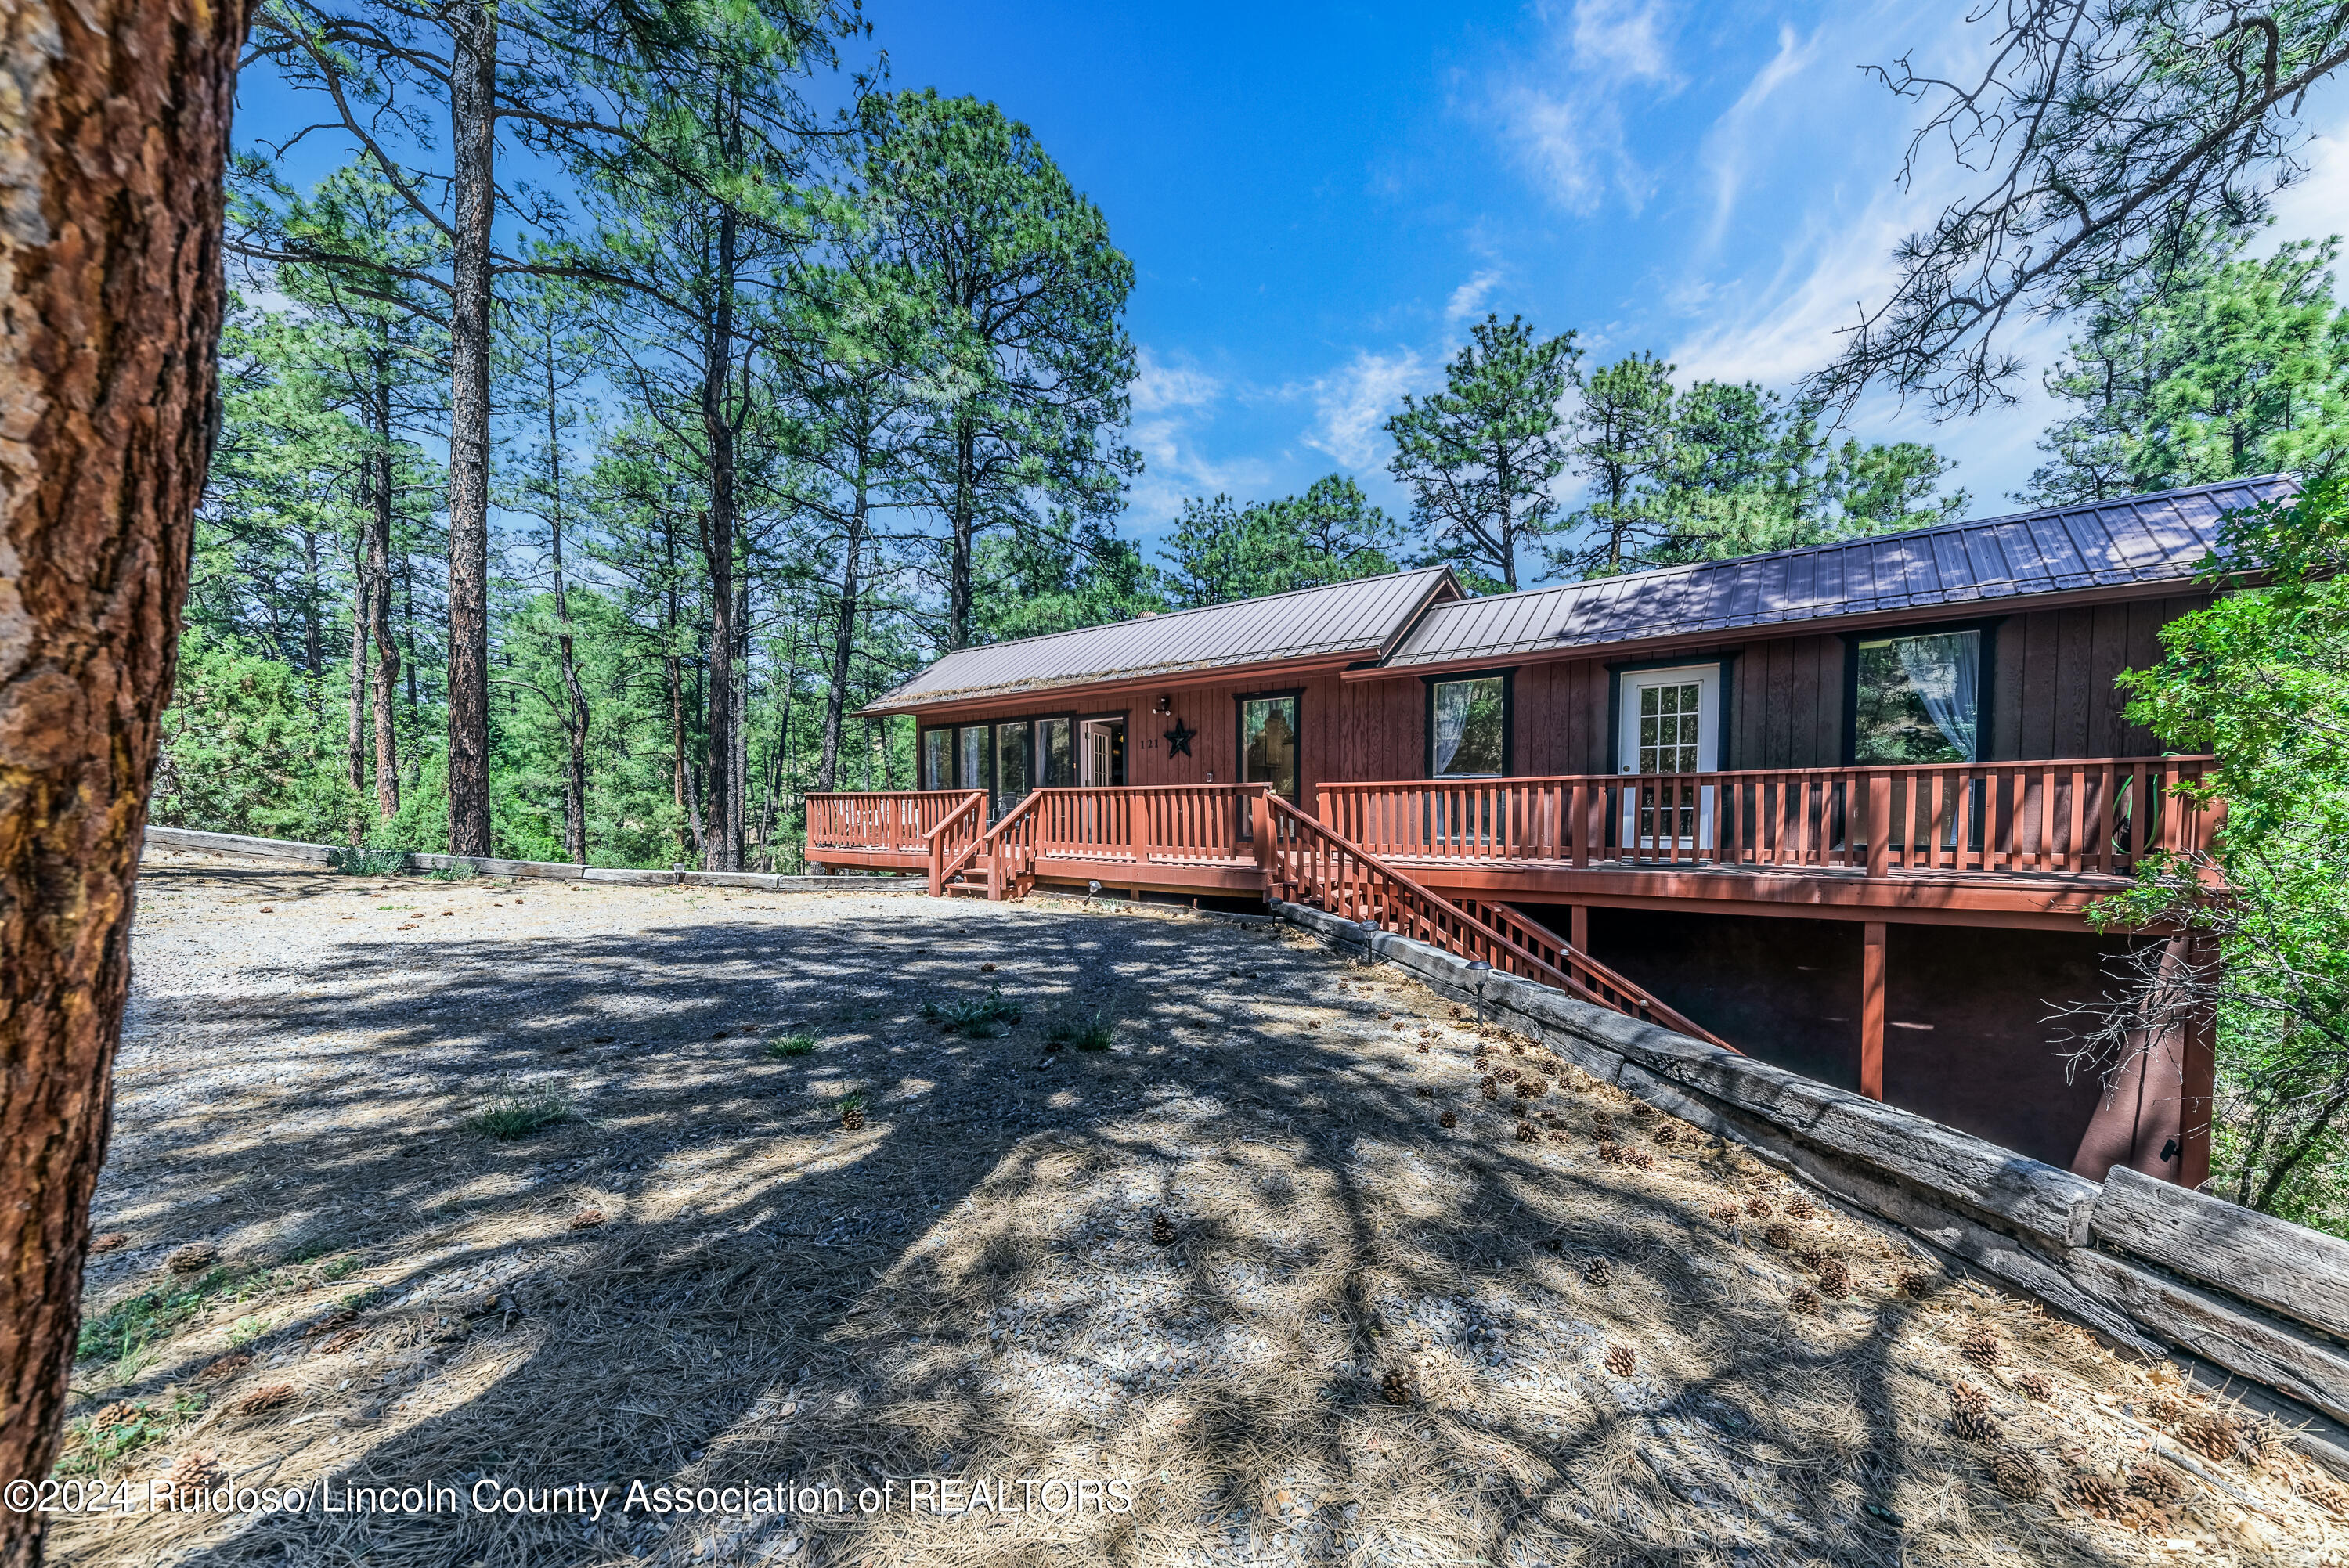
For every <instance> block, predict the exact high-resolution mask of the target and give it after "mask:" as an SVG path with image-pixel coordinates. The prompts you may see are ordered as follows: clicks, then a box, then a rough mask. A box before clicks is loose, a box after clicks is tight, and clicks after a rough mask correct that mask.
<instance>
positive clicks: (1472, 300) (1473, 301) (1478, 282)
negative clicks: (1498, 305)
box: [1444, 267, 1501, 325]
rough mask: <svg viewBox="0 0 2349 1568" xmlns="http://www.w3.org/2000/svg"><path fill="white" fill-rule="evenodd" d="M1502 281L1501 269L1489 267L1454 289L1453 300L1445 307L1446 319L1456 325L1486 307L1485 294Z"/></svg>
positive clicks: (1489, 292)
mask: <svg viewBox="0 0 2349 1568" xmlns="http://www.w3.org/2000/svg"><path fill="white" fill-rule="evenodd" d="M1500 281H1501V274H1500V272H1499V270H1498V269H1497V268H1491V267H1488V268H1486V269H1485V271H1483V272H1481V273H1477V274H1476V275H1475V277H1473V278H1470V279H1469V280H1468V281H1467V282H1466V283H1464V284H1461V285H1460V286H1459V287H1458V288H1456V289H1454V290H1453V291H1452V298H1451V301H1450V302H1449V303H1448V304H1445V305H1444V320H1445V321H1446V322H1447V323H1450V324H1452V325H1458V324H1459V323H1461V322H1463V321H1465V320H1467V319H1468V317H1470V316H1472V315H1475V314H1476V313H1477V312H1478V311H1480V310H1482V309H1484V308H1485V296H1486V295H1488V294H1491V293H1492V292H1493V287H1494V285H1495V284H1498V283H1499V282H1500Z"/></svg>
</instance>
